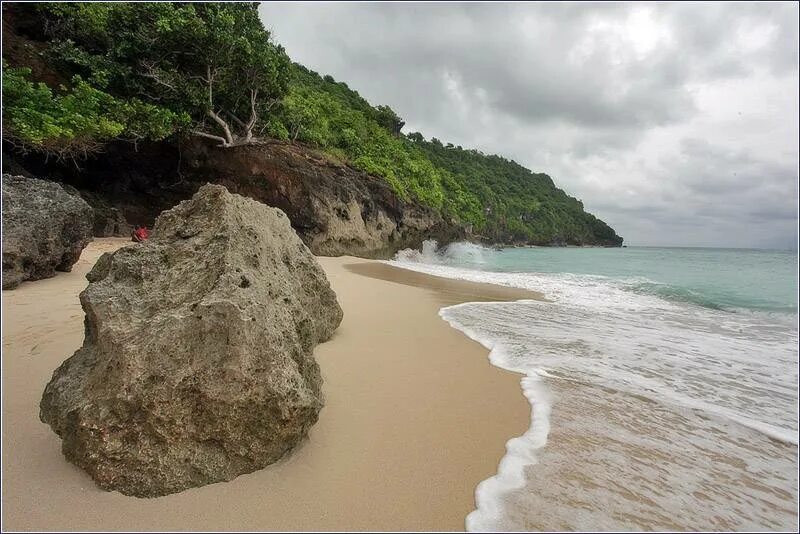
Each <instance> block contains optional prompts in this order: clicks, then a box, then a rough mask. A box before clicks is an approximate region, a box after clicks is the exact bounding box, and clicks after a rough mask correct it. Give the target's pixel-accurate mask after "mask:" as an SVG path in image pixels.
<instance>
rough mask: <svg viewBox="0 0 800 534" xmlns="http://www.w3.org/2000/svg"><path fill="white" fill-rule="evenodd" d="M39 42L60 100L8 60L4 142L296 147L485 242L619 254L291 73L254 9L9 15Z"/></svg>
mask: <svg viewBox="0 0 800 534" xmlns="http://www.w3.org/2000/svg"><path fill="white" fill-rule="evenodd" d="M16 9H17V10H19V11H20V12H22V13H23V15H25V16H27V17H28V18H29V19H33V20H34V22H35V24H32V25H31V26H32V27H34V28H38V30H34V33H35V32H36V31H38V32H39V34H38V35H33V37H34V38H36V39H38V40H39V41H40V42H47V43H48V45H47V47H46V57H47V59H48V61H49V63H50V65H51V66H52V67H53V68H54V69H55V70H56V71H58V72H59V73H60V74H61V75H63V76H66V77H67V78H69V79H70V80H71V83H70V84H68V86H67V84H65V85H63V86H61V87H59V88H57V90H54V89H52V88H50V87H48V86H46V85H45V84H43V83H41V82H34V81H31V79H30V70H29V69H25V68H24V67H25V65H13V67H14V68H11V67H7V66H6V64H5V61H4V63H3V74H4V80H3V97H4V103H5V105H4V109H3V114H4V119H5V121H6V125H7V127H6V129H5V130H4V139H5V140H7V141H11V142H13V143H14V144H16V145H17V146H19V145H22V146H24V147H26V148H32V149H37V150H42V151H45V152H55V153H59V154H65V153H66V154H69V155H73V156H74V155H75V154H81V153H84V154H85V153H87V152H91V151H93V150H95V149H97V148H98V147H100V146H102V144H103V143H105V142H107V141H109V140H113V139H134V140H136V139H150V140H162V139H165V138H167V137H170V136H172V135H176V136H189V135H194V136H200V137H204V138H210V139H213V140H215V141H217V142H218V144H219V145H220V146H221V147H231V146H235V145H240V144H247V143H252V142H255V141H257V140H258V139H259V137H273V138H278V139H283V140H287V141H289V142H302V143H306V144H309V145H312V146H314V147H317V148H319V149H321V150H322V151H324V152H326V153H328V154H330V155H331V156H333V157H335V158H337V159H339V160H342V161H346V162H348V163H350V164H351V165H352V166H354V167H356V168H359V169H362V170H364V171H365V172H368V173H370V174H374V175H377V176H380V177H382V178H383V179H385V180H386V181H387V182H388V183H389V184H390V186H391V187H392V188H393V189H394V191H395V192H396V193H397V194H398V196H399V197H400V198H401V199H403V200H405V201H410V202H418V203H420V204H423V205H426V206H428V207H430V208H432V209H433V210H436V211H438V212H440V213H441V214H442V215H443V216H445V217H446V218H447V219H449V220H452V221H453V222H457V223H462V224H467V225H470V226H471V227H472V230H473V232H474V233H476V234H478V235H483V236H485V237H486V238H488V239H492V240H496V241H504V242H527V243H541V244H544V243H552V242H560V243H574V244H581V243H603V244H620V243H621V239H620V238H619V237H617V236H616V234H615V233H614V231H613V230H612V229H611V228H609V227H608V226H607V225H606V224H605V223H603V222H602V221H600V220H598V219H596V218H595V217H594V216H592V215H590V214H588V213H586V212H585V211H584V210H583V205H582V203H581V202H580V201H578V200H576V199H574V198H572V197H570V196H568V195H566V194H565V193H564V192H563V191H562V190H560V189H558V188H556V187H555V185H554V184H553V181H552V180H551V179H550V177H549V176H547V175H545V174H534V173H532V172H530V171H529V170H528V169H525V168H524V167H522V166H520V165H518V164H516V163H515V162H513V161H509V160H507V159H504V158H502V157H499V156H487V155H484V154H483V153H481V152H478V151H476V150H464V149H462V148H461V147H454V146H453V145H452V144H449V143H448V144H447V145H444V144H443V143H441V142H440V141H439V140H438V139H436V138H432V139H431V140H430V141H426V140H425V138H424V137H423V135H422V134H421V133H418V132H413V133H409V134H408V135H404V134H403V133H402V129H403V126H404V122H403V120H402V119H401V118H400V117H399V116H398V115H397V114H396V113H395V112H394V110H392V109H391V108H389V107H388V106H372V105H370V104H369V103H368V102H367V101H366V100H364V99H363V98H362V97H361V96H360V95H359V94H358V93H357V92H356V91H354V90H352V89H350V88H349V87H348V86H347V85H346V84H345V83H342V82H337V81H335V80H334V79H333V78H332V77H331V76H324V77H323V76H320V75H318V74H317V73H315V72H313V71H310V70H308V69H306V68H305V67H303V66H301V65H297V64H292V63H291V62H290V61H289V59H288V57H287V56H286V53H285V52H284V50H283V48H282V47H281V46H280V45H277V44H275V43H274V42H273V41H272V40H271V37H270V34H269V33H268V32H267V31H266V30H265V29H264V27H263V25H262V24H261V22H260V20H259V18H258V13H257V5H256V4H253V3H224V4H222V3H219V4H218V3H187V4H182V3H181V4H178V3H94V2H93V3H41V4H30V5H19V6H17V8H16Z"/></svg>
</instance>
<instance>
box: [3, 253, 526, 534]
mask: <svg viewBox="0 0 800 534" xmlns="http://www.w3.org/2000/svg"><path fill="white" fill-rule="evenodd" d="M126 243H127V240H126V239H98V240H96V241H95V242H94V243H92V244H90V245H89V247H88V248H87V249H86V250H85V251H84V254H83V255H82V256H81V259H80V260H79V262H78V263H77V264H76V265H75V267H74V269H73V271H72V272H71V273H60V274H59V275H57V276H56V277H55V278H51V279H48V280H42V281H37V282H33V283H24V284H23V285H22V286H20V288H18V289H16V290H13V291H4V292H3V365H2V370H3V378H2V385H3V396H2V399H3V437H2V439H3V452H2V462H3V527H4V528H5V529H7V530H194V531H196V530H463V528H464V518H465V516H466V515H467V514H468V513H469V512H470V511H471V510H472V509H473V508H474V490H475V487H476V485H477V484H478V483H479V482H480V481H481V480H483V479H485V478H488V477H489V476H491V475H493V474H494V473H495V472H496V468H497V464H498V462H499V460H500V458H501V457H502V456H503V454H504V450H505V442H506V441H507V440H508V439H509V438H511V437H514V436H518V435H520V434H522V433H523V432H524V431H525V430H526V429H527V428H528V426H529V422H530V407H529V405H528V403H527V401H526V400H525V398H524V397H523V395H522V392H521V389H520V387H519V378H520V377H519V376H518V375H516V374H513V373H510V372H507V371H503V370H501V369H498V368H496V367H493V366H491V365H490V363H489V361H488V358H487V351H486V349H484V348H483V347H482V346H481V345H479V344H478V343H475V342H473V341H471V340H469V339H468V338H466V337H465V336H463V335H462V334H461V333H460V332H458V331H457V330H455V329H452V328H450V327H449V326H448V325H447V323H445V322H444V321H443V320H442V319H440V318H439V317H438V310H439V308H440V307H441V306H443V305H449V304H455V303H458V302H466V301H473V300H510V299H521V298H537V297H539V295H537V294H535V293H531V292H526V291H522V290H515V289H511V288H499V287H498V286H491V285H484V284H471V283H467V282H460V281H454V280H448V279H443V278H438V277H432V276H426V275H422V274H419V273H413V272H410V271H405V270H402V269H396V268H393V267H391V266H388V265H385V264H382V263H379V262H374V261H368V260H360V259H357V258H349V257H344V258H320V263H321V264H322V265H323V267H324V269H325V271H326V272H327V274H328V277H329V279H330V282H331V284H332V286H333V288H334V290H335V291H336V293H337V295H338V298H339V302H340V304H341V306H342V308H343V310H344V321H343V322H342V324H341V326H340V327H339V329H338V330H337V332H336V334H335V335H334V337H333V339H331V340H330V341H328V342H327V343H324V344H322V345H319V346H318V347H317V348H316V350H315V356H316V358H317V360H318V361H319V363H320V366H321V368H322V374H323V377H324V380H325V385H324V392H325V396H326V406H325V408H324V409H323V410H322V412H321V413H320V420H319V422H318V423H317V425H315V426H314V428H313V429H312V431H311V433H310V435H309V438H308V440H307V441H306V442H305V443H304V444H303V445H302V446H301V447H300V448H299V449H297V450H296V451H295V452H294V453H293V454H292V455H291V456H289V457H287V458H285V459H283V460H281V461H280V462H278V463H276V464H273V465H271V466H269V467H267V468H265V469H263V470H261V471H258V472H255V473H251V474H248V475H243V476H240V477H238V478H237V479H235V480H233V481H231V482H227V483H219V484H212V485H209V486H205V487H202V488H195V489H191V490H187V491H185V492H182V493H179V494H174V495H169V496H166V497H160V498H156V499H138V498H135V497H126V496H124V495H121V494H119V493H116V492H105V491H103V490H100V489H99V488H97V487H96V486H95V485H94V483H93V482H92V480H91V479H90V478H89V477H88V476H87V475H86V474H85V473H84V472H83V471H81V470H80V469H78V468H77V467H74V466H73V465H72V464H69V463H68V462H67V461H66V460H65V459H64V457H63V456H62V455H61V452H60V440H59V438H58V437H57V436H56V435H55V434H54V433H53V432H52V431H51V430H50V428H49V427H48V426H47V425H45V424H43V423H41V422H40V421H39V409H38V404H39V399H40V398H41V393H42V391H43V389H44V386H45V384H46V383H47V381H48V380H49V379H50V376H51V374H52V371H53V370H54V369H55V368H56V367H57V366H58V365H59V364H60V363H61V361H63V360H64V359H65V358H67V357H69V356H70V355H72V353H73V352H74V351H75V350H76V349H77V348H78V347H79V346H80V344H81V343H82V340H83V312H82V310H81V308H80V304H79V302H78V293H79V292H80V291H81V290H82V289H83V288H84V287H85V286H86V283H87V282H86V280H85V278H84V276H85V274H86V272H88V270H89V269H90V268H91V266H92V265H93V264H94V262H95V261H96V259H97V258H98V257H99V256H100V254H101V253H102V252H103V251H105V250H113V249H114V248H116V247H119V246H122V245H124V244H126Z"/></svg>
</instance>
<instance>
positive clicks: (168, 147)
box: [4, 140, 467, 258]
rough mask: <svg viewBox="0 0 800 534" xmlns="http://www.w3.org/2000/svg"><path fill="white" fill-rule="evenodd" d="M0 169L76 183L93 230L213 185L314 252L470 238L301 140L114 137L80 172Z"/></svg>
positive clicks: (16, 162)
mask: <svg viewBox="0 0 800 534" xmlns="http://www.w3.org/2000/svg"><path fill="white" fill-rule="evenodd" d="M4 165H5V166H13V167H15V168H16V169H17V170H19V169H20V167H23V168H25V169H26V170H27V171H28V172H30V173H32V174H34V175H37V176H47V177H49V178H51V179H53V180H58V181H60V182H64V183H67V184H70V185H72V186H74V187H75V188H77V189H78V190H79V191H80V192H81V195H82V196H83V197H84V199H85V200H86V201H87V202H89V204H91V205H92V207H93V208H94V210H95V220H94V231H95V235H98V236H106V235H115V234H116V235H127V233H128V232H129V231H130V225H147V226H152V224H153V221H154V220H155V218H156V216H157V215H158V213H160V212H161V211H163V210H165V209H168V208H170V207H172V206H173V205H175V204H176V203H177V202H179V201H181V200H184V199H187V198H190V197H191V196H192V195H193V194H194V193H195V192H196V191H197V189H198V188H199V187H200V185H201V184H203V183H206V182H212V183H217V184H221V185H224V186H225V187H227V188H228V189H229V190H230V191H231V192H234V193H239V194H241V195H244V196H248V197H250V198H253V199H255V200H258V201H260V202H263V203H265V204H267V205H269V206H274V207H277V208H280V209H281V210H283V211H284V212H285V213H286V214H287V215H288V216H289V220H290V221H291V224H292V227H293V228H294V229H295V230H296V231H297V233H298V235H299V236H300V237H301V239H302V240H303V242H304V243H305V244H306V245H307V246H308V247H309V248H310V249H311V251H312V252H314V254H318V255H328V256H337V255H345V254H349V255H354V256H361V257H369V258H388V257H391V256H392V255H393V254H394V253H395V252H396V251H398V250H401V249H404V248H409V247H419V246H420V245H421V243H422V241H424V240H425V239H437V240H438V241H439V242H440V243H448V242H451V241H454V240H458V239H464V238H465V237H467V232H466V230H465V228H464V227H463V226H461V225H459V224H456V223H454V222H453V221H446V220H444V219H443V218H442V216H441V215H439V214H438V213H436V212H434V211H433V210H431V209H429V208H426V207H424V206H421V205H419V204H414V203H410V202H404V201H403V200H401V199H400V198H398V196H397V195H396V194H395V193H394V192H393V191H392V189H391V188H390V187H389V185H388V184H387V183H386V182H385V180H383V179H381V178H378V177H375V176H371V175H369V174H367V173H364V172H362V171H360V170H357V169H354V168H353V167H351V166H349V165H347V164H344V163H341V162H338V161H336V160H334V159H333V158H331V157H330V156H327V155H325V154H323V153H321V152H319V151H317V150H314V149H312V148H310V147H307V146H304V145H301V144H292V143H288V142H280V141H274V142H267V143H264V144H259V145H249V146H240V147H234V148H229V149H221V148H217V147H216V146H214V144H213V143H210V142H204V141H197V140H190V141H185V142H183V143H181V144H169V143H153V144H144V145H140V146H138V147H134V146H133V145H131V144H128V143H117V144H114V145H111V146H109V147H108V149H107V151H106V153H105V154H103V155H102V156H101V157H98V158H93V159H90V160H87V161H85V162H81V163H80V168H79V167H76V166H75V165H73V164H71V163H70V164H64V163H62V164H53V163H52V162H47V163H45V162H44V161H43V160H41V158H36V157H35V156H27V157H22V156H16V155H13V154H11V153H7V157H6V158H5V160H4Z"/></svg>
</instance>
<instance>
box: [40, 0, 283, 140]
mask: <svg viewBox="0 0 800 534" xmlns="http://www.w3.org/2000/svg"><path fill="white" fill-rule="evenodd" d="M38 9H39V10H40V11H41V13H42V16H43V18H44V20H45V24H44V28H45V32H46V33H47V36H48V37H49V38H50V39H52V42H53V45H52V47H51V54H52V55H53V56H54V58H55V59H56V60H57V61H58V62H59V63H60V64H61V65H62V67H63V68H65V69H66V70H68V71H73V72H75V73H77V74H81V75H83V76H85V77H86V79H87V80H88V82H89V83H91V84H93V85H95V86H96V87H98V88H100V89H107V90H109V91H111V92H113V93H114V94H117V95H121V96H124V97H134V98H141V99H144V100H146V101H148V102H150V103H153V104H157V105H161V106H164V107H167V108H169V109H171V110H173V111H176V112H181V113H186V114H187V115H188V116H189V117H191V122H192V124H191V128H189V130H188V131H189V132H191V133H193V134H195V135H199V136H203V137H208V138H212V139H214V140H216V141H219V143H220V145H222V146H226V147H227V146H233V145H236V144H242V143H248V142H251V141H252V140H253V139H254V137H256V136H257V135H258V134H260V133H263V131H264V130H265V129H266V121H267V117H268V114H269V112H270V110H271V109H272V108H273V107H274V106H275V105H276V104H277V103H278V101H279V100H280V99H281V98H282V97H283V95H284V94H285V92H286V90H287V87H288V80H289V65H290V62H289V59H288V57H287V56H286V53H285V52H284V50H283V48H282V47H280V46H279V45H276V44H275V43H273V42H272V40H271V37H270V34H269V32H267V31H266V30H265V29H264V27H263V25H262V24H261V21H260V19H259V17H258V12H257V4H255V3H185V4H184V3H171V2H142V3H138V2H137V3H133V2H124V3H62V4H39V5H38Z"/></svg>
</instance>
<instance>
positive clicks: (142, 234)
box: [131, 226, 150, 243]
mask: <svg viewBox="0 0 800 534" xmlns="http://www.w3.org/2000/svg"><path fill="white" fill-rule="evenodd" d="M148 237H150V232H149V231H148V230H147V228H146V227H144V226H137V227H136V228H134V230H133V232H131V240H132V241H135V242H136V243H141V242H142V241H144V240H145V239H147V238H148Z"/></svg>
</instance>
